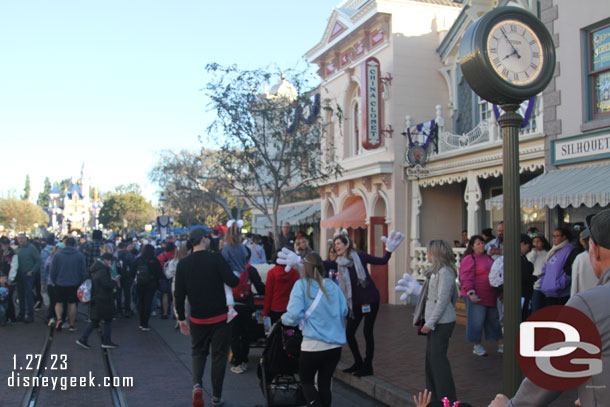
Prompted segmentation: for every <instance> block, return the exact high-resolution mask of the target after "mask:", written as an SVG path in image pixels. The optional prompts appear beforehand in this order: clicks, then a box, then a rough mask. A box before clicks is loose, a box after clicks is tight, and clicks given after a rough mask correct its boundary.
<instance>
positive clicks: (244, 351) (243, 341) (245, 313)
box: [231, 304, 253, 366]
mask: <svg viewBox="0 0 610 407" xmlns="http://www.w3.org/2000/svg"><path fill="white" fill-rule="evenodd" d="M235 311H237V316H236V317H235V319H234V320H233V322H232V323H231V325H232V327H233V333H232V338H231V351H233V364H234V365H235V366H237V365H240V364H242V363H248V354H249V353H250V336H249V333H248V328H249V327H250V321H251V320H252V312H253V310H252V308H250V307H249V306H247V305H240V304H237V305H235Z"/></svg>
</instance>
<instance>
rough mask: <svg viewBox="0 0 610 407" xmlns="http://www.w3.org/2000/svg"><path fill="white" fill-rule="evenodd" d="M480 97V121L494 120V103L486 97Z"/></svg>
mask: <svg viewBox="0 0 610 407" xmlns="http://www.w3.org/2000/svg"><path fill="white" fill-rule="evenodd" d="M478 99H479V122H485V121H488V120H494V121H495V117H494V111H493V107H492V104H491V103H489V102H488V101H486V100H485V99H481V98H478Z"/></svg>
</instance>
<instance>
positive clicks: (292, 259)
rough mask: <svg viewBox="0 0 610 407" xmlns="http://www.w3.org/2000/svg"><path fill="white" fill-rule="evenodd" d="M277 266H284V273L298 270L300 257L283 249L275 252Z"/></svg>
mask: <svg viewBox="0 0 610 407" xmlns="http://www.w3.org/2000/svg"><path fill="white" fill-rule="evenodd" d="M277 264H282V265H285V266H286V272H288V271H290V269H291V268H298V266H299V265H300V264H301V257H300V256H298V255H297V254H296V253H295V252H293V251H292V250H289V249H287V248H285V247H284V248H283V249H282V250H281V251H279V252H277Z"/></svg>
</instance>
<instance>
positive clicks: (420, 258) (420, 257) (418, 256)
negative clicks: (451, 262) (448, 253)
mask: <svg viewBox="0 0 610 407" xmlns="http://www.w3.org/2000/svg"><path fill="white" fill-rule="evenodd" d="M465 250H466V249H465V248H461V247H458V248H454V249H453V255H454V257H455V267H456V269H458V270H459V268H460V261H461V260H462V256H464V251H465ZM431 265H432V264H431V263H430V262H429V261H428V256H427V249H426V248H425V247H416V248H415V256H414V257H413V259H412V260H411V274H412V275H413V277H415V278H416V279H417V280H424V271H426V270H427V269H428V268H429V267H430V266H431Z"/></svg>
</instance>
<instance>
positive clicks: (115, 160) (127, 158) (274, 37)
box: [0, 0, 340, 201]
mask: <svg viewBox="0 0 610 407" xmlns="http://www.w3.org/2000/svg"><path fill="white" fill-rule="evenodd" d="M339 2H340V0H307V1H299V2H297V1H292V0H260V1H252V0H238V1H210V0H198V1H196V0H172V1H169V0H166V1H161V0H146V1H143V0H129V1H125V0H121V1H117V0H105V1H82V0H78V1H77V0H73V1H68V0H53V1H48V0H20V1H3V2H0V140H1V143H2V149H1V150H0V151H1V157H2V158H1V161H0V162H1V165H2V167H3V169H4V171H3V176H2V181H1V182H0V197H6V196H8V195H9V194H10V193H11V192H12V193H13V194H16V195H21V194H22V193H23V188H24V184H25V177H26V174H29V176H30V179H31V187H32V194H31V195H32V199H33V200H34V201H35V199H36V198H37V196H38V193H39V192H40V191H41V190H42V187H43V182H44V178H45V177H49V179H50V180H51V182H54V181H57V182H59V181H60V180H62V179H65V178H70V177H72V178H74V180H76V179H77V178H79V176H80V170H81V166H82V165H83V163H84V164H85V168H86V173H87V178H88V179H89V183H90V185H92V186H95V187H97V188H98V189H99V190H100V191H111V190H114V188H115V186H117V185H120V184H129V183H137V184H139V185H140V186H141V188H142V190H143V192H144V195H145V196H146V197H147V199H150V200H153V201H156V188H155V186H154V185H153V184H152V183H151V182H150V181H149V179H148V173H149V172H150V170H151V169H152V167H153V165H154V164H155V163H156V162H157V159H158V154H159V152H160V151H162V150H166V149H172V150H180V149H197V148H199V147H201V144H200V143H199V141H198V136H199V135H204V134H205V129H206V127H207V125H208V124H209V123H211V122H212V120H213V119H214V116H213V114H212V113H211V112H209V111H207V110H208V108H207V107H206V105H207V100H206V97H205V94H204V92H203V91H202V90H201V89H202V88H204V87H205V84H206V83H207V76H206V73H205V66H206V64H207V63H210V62H218V63H220V64H222V65H230V64H237V65H238V67H240V68H247V69H254V68H259V67H265V66H268V65H270V64H273V65H277V66H278V67H280V68H294V67H297V66H301V67H302V66H303V55H304V54H305V52H307V51H308V50H309V49H311V48H312V47H313V46H315V45H316V44H317V43H318V42H319V41H320V40H321V38H322V35H323V33H324V30H325V28H326V25H327V23H328V19H329V18H330V16H331V13H332V10H333V8H334V7H336V6H338V4H339Z"/></svg>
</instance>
